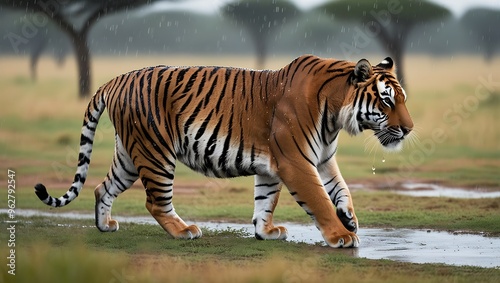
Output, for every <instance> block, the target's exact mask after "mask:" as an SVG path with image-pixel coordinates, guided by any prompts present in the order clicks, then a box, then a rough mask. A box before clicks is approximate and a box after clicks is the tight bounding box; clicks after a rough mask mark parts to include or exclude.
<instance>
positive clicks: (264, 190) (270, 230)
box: [252, 175, 288, 240]
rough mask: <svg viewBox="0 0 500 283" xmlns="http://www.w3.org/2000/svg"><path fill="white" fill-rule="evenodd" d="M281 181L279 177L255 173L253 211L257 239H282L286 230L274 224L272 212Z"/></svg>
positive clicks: (276, 202) (285, 234) (286, 233)
mask: <svg viewBox="0 0 500 283" xmlns="http://www.w3.org/2000/svg"><path fill="white" fill-rule="evenodd" d="M281 185H282V183H281V182H280V181H279V179H278V180H277V179H275V178H271V177H265V176H259V175H255V191H254V197H255V198H254V201H255V204H254V205H255V206H254V213H253V217H252V221H253V224H254V226H255V238H257V239H259V240H284V239H286V237H287V235H288V231H287V229H286V228H285V227H283V226H274V224H273V213H274V209H275V208H276V204H278V198H279V195H280V192H281Z"/></svg>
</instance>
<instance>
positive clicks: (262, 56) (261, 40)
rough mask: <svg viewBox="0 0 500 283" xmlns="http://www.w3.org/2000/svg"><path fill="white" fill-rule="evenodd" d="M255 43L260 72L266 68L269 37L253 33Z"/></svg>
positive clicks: (257, 66)
mask: <svg viewBox="0 0 500 283" xmlns="http://www.w3.org/2000/svg"><path fill="white" fill-rule="evenodd" d="M252 38H253V42H254V46H255V53H256V55H257V65H256V68H257V69H258V70H262V69H264V68H265V65H266V64H265V63H266V56H267V45H266V44H267V42H266V40H267V37H266V36H265V35H263V34H261V33H257V32H256V33H253V36H252Z"/></svg>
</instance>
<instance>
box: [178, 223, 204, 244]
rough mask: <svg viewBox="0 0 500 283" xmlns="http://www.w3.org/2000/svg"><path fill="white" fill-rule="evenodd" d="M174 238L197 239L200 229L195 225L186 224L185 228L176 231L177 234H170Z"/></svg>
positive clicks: (199, 235)
mask: <svg viewBox="0 0 500 283" xmlns="http://www.w3.org/2000/svg"><path fill="white" fill-rule="evenodd" d="M172 236H174V238H176V239H187V240H192V239H198V238H200V237H201V236H202V232H201V229H200V228H198V226H196V225H190V226H187V227H186V228H184V229H182V230H180V231H179V233H177V235H172Z"/></svg>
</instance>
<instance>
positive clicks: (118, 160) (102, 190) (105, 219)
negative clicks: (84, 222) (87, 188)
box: [94, 135, 139, 232]
mask: <svg viewBox="0 0 500 283" xmlns="http://www.w3.org/2000/svg"><path fill="white" fill-rule="evenodd" d="M138 177H139V175H138V174H137V170H136V169H135V167H134V164H133V163H132V160H131V159H130V157H129V155H128V154H127V152H126V151H125V149H124V148H123V145H122V142H121V140H120V138H119V137H118V136H117V135H116V136H115V154H114V157H113V161H112V164H111V167H110V169H109V172H108V175H107V176H106V178H105V179H104V181H103V182H102V183H101V184H99V185H98V186H97V187H96V188H95V190H94V195H95V200H96V202H95V220H96V226H97V228H98V229H99V230H100V231H101V232H114V231H116V230H118V228H119V226H118V222H117V221H116V220H114V219H112V218H111V207H112V205H113V201H114V200H115V198H116V197H118V195H119V194H121V193H122V192H124V191H125V190H127V189H128V188H130V187H131V186H132V184H133V183H134V182H135V181H136V180H137V179H138Z"/></svg>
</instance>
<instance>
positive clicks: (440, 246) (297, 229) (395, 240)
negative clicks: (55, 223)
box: [0, 209, 500, 268]
mask: <svg viewBox="0 0 500 283" xmlns="http://www.w3.org/2000/svg"><path fill="white" fill-rule="evenodd" d="M0 213H7V210H5V209H0ZM16 214H17V215H19V216H24V217H32V216H43V217H54V218H57V217H62V218H69V219H94V214H90V213H49V212H44V211H39V210H24V209H17V210H16ZM115 218H116V220H118V221H119V222H121V223H126V222H129V223H130V222H133V223H142V224H154V225H157V223H156V221H155V220H154V219H153V218H152V217H147V216H130V217H120V216H116V217H115ZM190 223H191V222H190ZM195 224H197V225H198V226H199V227H204V228H207V229H212V230H227V229H236V230H240V229H241V230H243V231H245V232H248V234H250V235H253V233H254V228H253V225H252V224H238V223H216V222H195ZM284 225H285V226H286V227H287V228H288V241H294V242H305V243H309V244H315V243H323V244H324V242H323V238H322V237H321V235H320V233H319V231H318V230H317V229H316V227H314V225H312V224H310V225H302V224H296V223H285V224H284ZM358 235H359V236H360V238H361V245H360V247H359V248H356V249H343V250H342V252H345V253H348V254H350V255H352V256H355V257H361V258H370V259H389V260H395V261H403V262H412V263H443V264H449V265H470V266H479V267H488V268H500V237H485V236H482V235H475V234H464V233H448V232H439V231H431V230H413V229H373V228H361V229H360V231H359V233H358Z"/></svg>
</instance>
